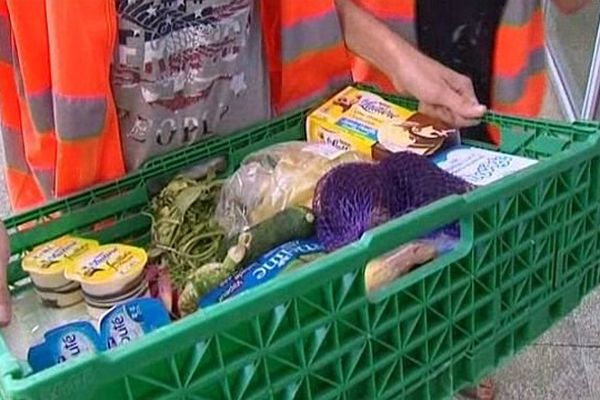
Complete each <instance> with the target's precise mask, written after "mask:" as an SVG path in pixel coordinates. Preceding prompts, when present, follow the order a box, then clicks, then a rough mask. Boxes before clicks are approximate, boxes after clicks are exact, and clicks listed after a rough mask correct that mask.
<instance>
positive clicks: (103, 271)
mask: <svg viewBox="0 0 600 400" xmlns="http://www.w3.org/2000/svg"><path fill="white" fill-rule="evenodd" d="M147 261H148V255H147V254H146V251H145V250H144V249H141V248H139V247H133V246H126V245H122V244H109V245H104V246H100V247H97V248H95V249H92V250H91V251H89V252H87V253H86V254H83V255H82V256H80V257H78V258H77V259H74V260H71V261H69V262H68V263H66V265H65V278H67V279H69V280H73V281H78V282H81V283H83V284H88V285H101V284H106V283H110V282H112V281H121V280H123V279H127V278H130V279H134V278H136V277H138V276H139V275H140V273H141V272H142V271H143V269H144V267H145V266H146V262H147Z"/></svg>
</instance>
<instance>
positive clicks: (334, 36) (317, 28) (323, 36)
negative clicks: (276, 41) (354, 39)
mask: <svg viewBox="0 0 600 400" xmlns="http://www.w3.org/2000/svg"><path fill="white" fill-rule="evenodd" d="M342 40H343V36H342V29H341V25H340V22H339V19H338V15H337V11H335V10H333V11H330V12H327V13H325V14H323V15H321V16H319V17H315V18H313V19H310V20H307V21H302V22H299V23H297V24H296V25H294V26H292V27H289V28H286V29H284V30H283V32H282V45H281V52H282V57H283V62H284V63H289V62H291V61H293V60H294V59H295V58H297V57H298V56H300V55H301V54H302V53H304V52H305V51H309V50H319V49H326V48H328V47H331V46H333V45H335V44H336V43H340V42H342Z"/></svg>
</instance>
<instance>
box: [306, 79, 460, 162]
mask: <svg viewBox="0 0 600 400" xmlns="http://www.w3.org/2000/svg"><path fill="white" fill-rule="evenodd" d="M306 139H307V140H308V141H309V142H324V143H329V144H331V145H333V146H335V147H337V148H339V149H342V150H355V151H358V152H361V153H363V154H365V155H367V156H369V157H370V158H371V159H374V160H381V159H382V158H385V157H386V156H387V155H389V154H391V153H396V152H400V151H411V152H414V153H417V154H421V155H425V156H430V155H433V154H435V153H437V152H438V151H440V150H442V149H447V148H450V147H453V146H456V145H459V144H460V134H459V131H458V130H457V129H452V128H449V127H448V126H446V125H444V124H443V123H442V122H440V121H438V120H436V119H433V118H430V117H428V116H426V115H424V114H421V113H419V112H415V111H412V110H409V109H407V108H404V107H401V106H398V105H396V104H393V103H391V102H388V101H386V100H384V99H383V98H382V97H380V96H378V95H376V94H374V93H371V92H367V91H364V90H360V89H357V88H354V87H347V88H345V89H344V90H342V91H341V92H339V93H338V94H336V95H335V96H334V97H332V98H331V99H329V100H328V101H327V102H326V103H325V104H323V105H322V106H320V107H319V108H317V109H316V110H315V111H313V112H312V113H310V115H309V116H308V118H307V121H306Z"/></svg>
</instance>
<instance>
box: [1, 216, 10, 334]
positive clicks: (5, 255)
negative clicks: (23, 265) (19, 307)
mask: <svg viewBox="0 0 600 400" xmlns="http://www.w3.org/2000/svg"><path fill="white" fill-rule="evenodd" d="M9 259H10V242H9V239H8V233H7V232H6V228H5V227H4V224H3V223H2V222H0V327H2V326H6V325H8V324H9V323H10V319H11V314H12V311H11V306H10V292H9V291H8V282H7V277H6V274H7V269H8V261H9Z"/></svg>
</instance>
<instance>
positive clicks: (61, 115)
mask: <svg viewBox="0 0 600 400" xmlns="http://www.w3.org/2000/svg"><path fill="white" fill-rule="evenodd" d="M106 110H107V104H106V98H105V97H104V96H102V97H98V98H81V97H78V98H71V97H65V96H61V95H58V94H55V95H54V118H55V121H56V135H57V136H58V137H59V138H60V139H64V140H77V139H86V138H91V137H94V136H99V135H100V133H101V132H102V129H104V123H105V120H106Z"/></svg>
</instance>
